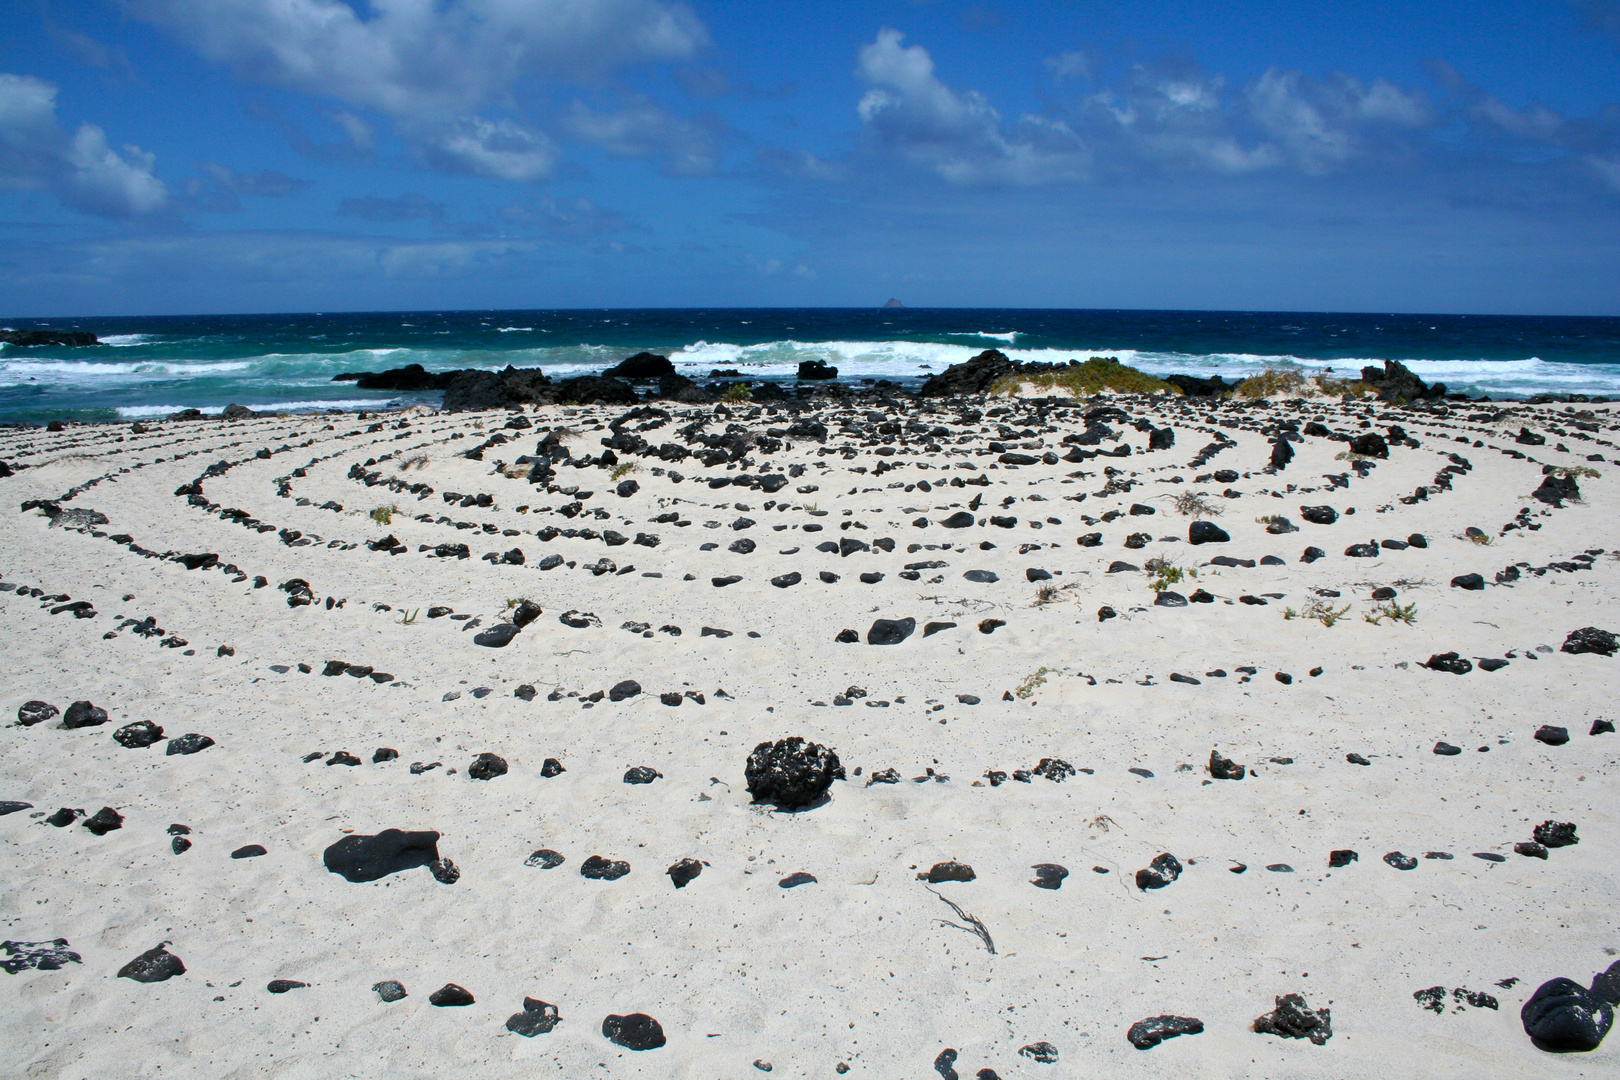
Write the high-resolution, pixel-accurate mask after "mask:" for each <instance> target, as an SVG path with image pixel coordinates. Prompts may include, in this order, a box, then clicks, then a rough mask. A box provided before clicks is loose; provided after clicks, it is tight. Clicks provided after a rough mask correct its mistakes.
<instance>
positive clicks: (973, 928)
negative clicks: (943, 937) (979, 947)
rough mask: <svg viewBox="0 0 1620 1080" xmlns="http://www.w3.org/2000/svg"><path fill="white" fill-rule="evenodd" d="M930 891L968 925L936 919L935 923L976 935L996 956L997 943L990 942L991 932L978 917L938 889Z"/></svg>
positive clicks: (992, 954)
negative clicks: (949, 906)
mask: <svg viewBox="0 0 1620 1080" xmlns="http://www.w3.org/2000/svg"><path fill="white" fill-rule="evenodd" d="M928 891H929V892H931V893H933V894H934V895H935V896H938V897H939V898H940V899H941V900H944V901H945V902H946V903H947V904H950V905H951V910H952V911H954V912H956V917H957V918H959V919H961V920H962V922H965V923H967V924H968V925H966V926H962V925H960V924H958V923H953V922H951V921H950V920H949V919H935V920H934V921H935V922H937V923H942V924H944V925H945V926H954V927H956V929H958V930H966V931H967V932H968V933H970V934H972V935H974V936H975V937H977V938H978V939H979V940H980V941H982V942H984V947H985V948H986V949H988V950H990V955H991V956H994V955H996V943H995V942H993V941H991V940H990V931H988V930H986V929H985V928H984V923H983V922H981V921H980V920H979V917H978V916H976V915H969V914H968V913H967V912H965V911H963V910H962V909H961V908H959V907H957V906H956V904H955V903H953V902H952V901H951V900H949V899H947V898H946V897H945V896H944V895H942V894H941V893H940V892H939V890H938V889H929V890H928Z"/></svg>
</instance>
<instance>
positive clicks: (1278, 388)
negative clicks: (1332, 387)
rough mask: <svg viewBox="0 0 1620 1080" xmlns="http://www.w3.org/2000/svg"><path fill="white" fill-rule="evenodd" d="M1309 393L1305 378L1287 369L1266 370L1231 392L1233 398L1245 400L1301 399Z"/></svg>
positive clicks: (1251, 376) (1243, 382)
mask: <svg viewBox="0 0 1620 1080" xmlns="http://www.w3.org/2000/svg"><path fill="white" fill-rule="evenodd" d="M1309 393H1311V387H1310V385H1309V384H1308V383H1306V381H1305V376H1303V375H1301V374H1300V373H1299V372H1297V371H1292V370H1289V369H1287V368H1268V369H1267V370H1265V371H1262V372H1259V373H1258V374H1255V375H1250V376H1249V377H1248V378H1247V379H1244V380H1243V381H1242V382H1240V383H1238V384H1237V388H1236V389H1235V390H1233V391H1232V395H1233V396H1234V397H1245V398H1253V399H1259V398H1271V397H1301V396H1303V395H1305V394H1309Z"/></svg>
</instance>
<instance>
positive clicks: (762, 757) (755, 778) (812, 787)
mask: <svg viewBox="0 0 1620 1080" xmlns="http://www.w3.org/2000/svg"><path fill="white" fill-rule="evenodd" d="M743 775H744V777H746V778H747V780H748V794H750V795H751V796H753V798H754V801H755V802H761V803H774V804H775V805H777V806H779V807H782V808H783V809H793V808H796V807H801V806H810V805H811V804H813V803H815V802H816V801H818V800H819V799H821V798H822V797H823V796H824V795H826V794H827V789H828V788H829V787H831V786H832V782H833V781H834V780H842V779H844V766H843V765H842V764H841V763H840V762H839V760H838V754H837V753H836V752H835V751H833V750H830V749H828V748H827V747H825V746H822V745H821V744H819V743H812V742H805V740H804V739H802V738H800V737H799V736H797V735H795V736H793V737H791V738H787V739H778V740H776V741H775V742H762V743H760V744H759V745H758V746H756V747H754V752H753V753H751V754H749V755H748V764H747V766H746V767H745V768H744V769H743Z"/></svg>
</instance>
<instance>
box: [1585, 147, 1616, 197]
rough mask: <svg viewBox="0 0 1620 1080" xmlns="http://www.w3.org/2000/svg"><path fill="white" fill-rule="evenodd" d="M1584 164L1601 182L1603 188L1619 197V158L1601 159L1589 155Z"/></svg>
mask: <svg viewBox="0 0 1620 1080" xmlns="http://www.w3.org/2000/svg"><path fill="white" fill-rule="evenodd" d="M1586 164H1587V167H1588V168H1590V169H1591V170H1592V171H1593V172H1594V173H1595V174H1596V175H1597V178H1598V179H1599V180H1601V181H1602V182H1603V186H1604V187H1607V188H1608V189H1609V190H1610V191H1612V192H1614V193H1615V194H1616V195H1620V158H1602V157H1598V156H1596V155H1594V154H1589V155H1587V158H1586Z"/></svg>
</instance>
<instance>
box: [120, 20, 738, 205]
mask: <svg viewBox="0 0 1620 1080" xmlns="http://www.w3.org/2000/svg"><path fill="white" fill-rule="evenodd" d="M127 6H128V7H129V9H130V10H131V11H133V12H135V13H136V14H137V15H139V16H141V17H143V18H145V19H147V20H149V21H151V22H153V23H155V24H157V25H160V26H162V27H164V28H165V29H167V30H169V31H170V32H171V33H173V34H174V35H176V36H177V37H179V38H181V39H182V40H185V41H188V42H190V43H191V44H192V45H193V46H194V47H196V48H197V49H198V51H200V52H201V53H202V54H203V55H204V56H207V57H209V58H210V59H213V60H216V61H219V62H221V63H225V64H229V65H231V66H232V67H233V68H235V69H236V71H237V72H238V74H239V75H240V76H242V77H243V78H246V79H249V80H252V81H256V82H263V83H270V84H274V85H278V86H284V87H288V88H290V89H293V90H297V91H300V92H302V93H305V94H310V95H314V96H317V97H323V98H329V99H334V100H336V101H339V102H342V103H343V104H345V105H347V106H350V108H351V109H357V110H373V111H375V112H378V113H382V114H384V115H387V116H391V117H393V118H394V119H395V120H396V121H397V122H398V124H399V128H400V131H401V133H402V134H403V135H405V137H406V138H407V139H408V140H410V141H411V142H412V144H413V145H414V147H415V150H416V152H417V155H418V157H419V158H420V159H421V160H422V161H423V162H424V163H426V164H428V165H430V166H432V167H435V168H439V169H444V170H446V171H450V172H463V173H472V174H476V175H480V176H488V177H492V178H495V179H500V180H511V181H517V182H529V181H535V180H544V179H549V178H550V177H551V176H552V175H553V173H554V171H555V169H556V165H557V160H558V153H557V149H556V147H555V145H554V144H553V142H552V140H551V139H550V138H549V137H548V136H547V135H546V134H545V133H544V132H542V131H539V130H537V129H536V128H534V127H532V126H530V125H528V124H526V123H523V122H521V121H519V120H515V119H509V118H501V119H491V118H489V117H488V116H486V115H485V110H486V108H487V107H489V106H491V105H508V106H509V105H510V103H511V96H512V93H513V90H514V87H515V85H516V84H517V83H518V81H519V80H520V79H523V78H525V77H528V76H539V77H542V78H548V79H560V80H574V81H584V82H590V81H595V80H599V79H600V78H602V77H603V76H605V75H606V74H608V73H609V72H611V71H613V70H615V69H617V68H619V67H622V66H624V65H627V64H634V63H641V62H646V61H660V60H668V61H678V60H689V59H692V58H693V57H695V56H696V55H697V54H698V53H699V52H701V51H702V50H703V49H704V48H705V47H706V46H707V44H708V35H707V31H706V30H705V29H704V26H703V24H702V23H701V22H700V21H699V20H698V19H697V17H696V16H694V15H693V14H692V13H691V12H690V11H689V10H688V9H687V8H686V7H685V6H683V5H681V4H678V3H668V2H664V0H441V2H436V3H435V2H429V0H371V2H370V3H369V4H367V5H360V4H358V3H352V2H346V0H127ZM332 120H333V122H334V123H336V124H337V125H338V126H339V127H340V128H342V129H343V131H344V132H345V134H346V135H347V136H348V137H349V140H350V143H351V144H352V146H353V148H354V149H353V152H354V153H358V154H360V155H365V154H369V153H370V151H371V148H372V146H373V143H374V141H375V133H374V132H373V130H372V128H371V125H370V124H369V123H368V122H367V121H366V120H364V119H363V118H362V117H361V116H360V115H358V114H357V113H356V112H353V111H349V110H344V111H340V112H337V113H335V114H333V116H332ZM568 120H569V125H570V126H571V127H572V128H574V129H575V130H577V131H578V132H579V133H580V136H581V137H583V138H587V139H590V140H591V141H595V142H599V143H601V144H602V145H605V146H607V147H608V148H609V149H610V150H611V151H612V152H614V153H621V154H626V155H631V156H643V155H645V154H648V153H654V152H659V153H665V154H667V155H668V157H669V160H670V168H671V169H672V171H676V172H703V171H708V170H709V169H710V168H712V165H713V155H712V147H711V146H709V145H708V143H707V142H706V141H705V140H704V139H702V138H701V137H700V136H701V135H702V132H701V131H700V130H699V129H698V128H697V127H696V125H693V124H692V122H690V121H683V120H678V119H676V118H674V117H670V116H668V115H667V114H663V113H662V112H661V111H657V110H656V109H655V108H654V107H651V106H648V105H637V106H634V107H632V108H630V109H627V110H625V111H624V112H622V113H617V114H596V113H590V112H589V111H588V110H587V111H586V112H585V113H578V112H576V113H575V114H572V115H571V116H570V117H569V118H568ZM292 137H293V136H291V135H289V138H292ZM301 141H306V142H307V140H301ZM307 149H308V150H309V151H310V152H311V153H312V156H323V157H327V158H331V157H338V156H343V155H344V154H345V153H346V152H345V151H342V150H341V149H340V148H336V147H331V146H316V145H315V144H310V145H309V146H308V147H307Z"/></svg>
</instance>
